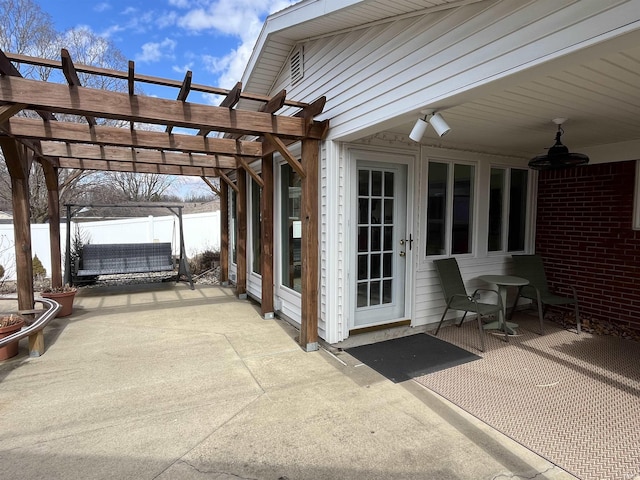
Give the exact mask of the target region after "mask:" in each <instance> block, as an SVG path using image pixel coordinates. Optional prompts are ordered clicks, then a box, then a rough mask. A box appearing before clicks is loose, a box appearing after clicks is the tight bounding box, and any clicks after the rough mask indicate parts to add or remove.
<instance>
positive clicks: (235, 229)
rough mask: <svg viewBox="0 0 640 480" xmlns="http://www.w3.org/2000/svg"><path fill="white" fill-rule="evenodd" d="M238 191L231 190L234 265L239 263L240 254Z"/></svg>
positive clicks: (232, 254) (232, 255)
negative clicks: (238, 250) (238, 241)
mask: <svg viewBox="0 0 640 480" xmlns="http://www.w3.org/2000/svg"><path fill="white" fill-rule="evenodd" d="M236 195H237V194H236V191H235V190H231V239H230V242H229V243H230V244H231V261H232V262H233V263H237V262H238V258H237V256H238V252H237V245H236V243H237V239H238V210H237V209H236V202H237V201H238V199H237V197H236Z"/></svg>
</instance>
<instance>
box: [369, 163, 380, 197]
mask: <svg viewBox="0 0 640 480" xmlns="http://www.w3.org/2000/svg"><path fill="white" fill-rule="evenodd" d="M371 195H372V196H374V197H379V196H381V195H382V172H381V171H379V170H373V171H372V172H371Z"/></svg>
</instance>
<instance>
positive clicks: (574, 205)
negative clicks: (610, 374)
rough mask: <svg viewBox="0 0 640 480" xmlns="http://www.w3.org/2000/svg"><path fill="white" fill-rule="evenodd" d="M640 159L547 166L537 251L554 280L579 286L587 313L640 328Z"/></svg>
mask: <svg viewBox="0 0 640 480" xmlns="http://www.w3.org/2000/svg"><path fill="white" fill-rule="evenodd" d="M635 165H636V162H635V161H631V162H617V163H607V164H597V165H587V166H583V167H576V168H571V169H567V170H558V171H547V172H540V176H539V185H538V213H537V227H536V253H538V254H540V255H541V256H542V258H543V260H544V263H545V270H546V272H547V277H548V280H549V283H550V284H551V286H552V287H555V286H557V285H558V284H562V283H567V284H574V285H575V286H576V289H577V292H578V298H579V303H580V307H581V314H582V315H584V316H585V317H590V318H593V319H594V320H600V321H607V322H611V323H615V324H619V325H623V326H627V327H631V328H633V329H634V330H638V331H640V231H638V230H633V228H632V227H633V193H634V183H635ZM558 293H566V291H565V292H562V290H558Z"/></svg>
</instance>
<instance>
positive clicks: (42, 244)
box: [0, 211, 220, 280]
mask: <svg viewBox="0 0 640 480" xmlns="http://www.w3.org/2000/svg"><path fill="white" fill-rule="evenodd" d="M182 224H183V230H184V244H185V249H186V252H187V257H192V256H193V255H196V254H198V253H201V252H204V251H206V250H213V251H216V250H219V249H220V211H215V212H207V213H193V214H185V215H182ZM76 225H77V226H78V228H79V230H80V235H81V238H82V239H83V240H84V241H85V243H151V242H171V244H172V245H173V253H174V254H175V255H178V254H179V253H180V223H179V220H178V217H177V216H175V215H170V216H163V217H153V216H149V217H143V218H126V219H119V220H104V221H96V222H84V221H83V222H75V221H72V222H71V242H72V243H73V238H74V236H75V235H76ZM66 230H67V225H66V223H61V224H60V248H61V249H62V263H63V265H62V267H63V271H64V256H65V249H66V238H67V234H66ZM31 254H32V255H34V256H35V255H37V256H38V258H39V259H40V261H41V262H42V266H43V267H44V268H45V269H46V270H47V276H49V275H50V274H51V252H50V243H49V225H48V224H33V225H31ZM0 265H2V266H3V267H4V269H5V277H4V279H5V280H15V278H16V260H15V241H14V233H13V225H12V224H10V223H9V224H0Z"/></svg>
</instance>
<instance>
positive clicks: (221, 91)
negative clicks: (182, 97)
mask: <svg viewBox="0 0 640 480" xmlns="http://www.w3.org/2000/svg"><path fill="white" fill-rule="evenodd" d="M5 55H6V57H7V58H8V59H9V60H11V61H14V62H18V63H26V64H29V65H38V66H41V67H49V68H61V63H60V62H58V61H56V60H50V59H47V58H37V57H30V56H28V55H21V54H17V53H6V54H5ZM76 70H77V71H78V72H82V73H91V74H94V75H102V76H105V77H110V78H118V79H121V80H129V85H130V88H132V87H133V82H142V83H149V84H152V85H160V86H163V87H175V88H180V86H181V85H182V82H181V81H180V80H173V79H169V78H161V77H154V76H151V75H140V74H136V73H135V72H134V69H133V61H130V62H129V71H128V72H121V71H119V70H113V69H109V68H101V67H94V66H91V65H81V64H77V65H76ZM234 88H235V87H234ZM191 90H193V91H195V92H202V93H211V94H213V95H229V93H230V92H231V90H228V89H225V88H220V87H212V86H210V85H202V84H196V83H193V84H192V85H191ZM131 95H133V93H131ZM240 98H243V99H246V100H254V101H257V102H268V101H269V100H270V99H271V97H269V96H268V95H261V94H258V93H250V92H242V93H241V94H240ZM285 105H287V106H290V107H298V108H305V107H306V106H307V105H308V104H307V103H305V102H298V101H295V100H287V101H286V102H285Z"/></svg>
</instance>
